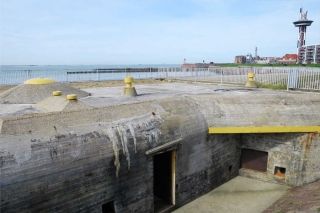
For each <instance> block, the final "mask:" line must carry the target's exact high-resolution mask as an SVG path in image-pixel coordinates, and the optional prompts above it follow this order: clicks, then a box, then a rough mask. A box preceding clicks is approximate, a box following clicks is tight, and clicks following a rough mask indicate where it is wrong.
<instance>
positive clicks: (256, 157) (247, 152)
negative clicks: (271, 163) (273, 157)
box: [240, 149, 268, 172]
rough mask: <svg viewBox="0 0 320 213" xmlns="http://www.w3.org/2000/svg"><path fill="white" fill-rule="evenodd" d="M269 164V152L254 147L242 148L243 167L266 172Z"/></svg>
mask: <svg viewBox="0 0 320 213" xmlns="http://www.w3.org/2000/svg"><path fill="white" fill-rule="evenodd" d="M267 164H268V152H262V151H257V150H253V149H241V167H240V168H245V169H252V170H255V171H259V172H266V171H267Z"/></svg>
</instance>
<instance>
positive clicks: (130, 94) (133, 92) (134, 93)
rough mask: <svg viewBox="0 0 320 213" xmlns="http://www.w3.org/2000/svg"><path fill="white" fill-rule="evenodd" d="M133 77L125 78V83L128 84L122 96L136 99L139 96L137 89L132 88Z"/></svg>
mask: <svg viewBox="0 0 320 213" xmlns="http://www.w3.org/2000/svg"><path fill="white" fill-rule="evenodd" d="M132 82H133V77H131V76H127V77H125V78H124V83H125V84H126V86H125V88H123V92H122V96H128V97H134V96H137V91H136V89H135V88H134V87H133V86H132Z"/></svg>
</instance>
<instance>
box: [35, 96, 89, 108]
mask: <svg viewBox="0 0 320 213" xmlns="http://www.w3.org/2000/svg"><path fill="white" fill-rule="evenodd" d="M35 107H36V108H37V109H39V110H41V111H43V112H57V111H73V110H79V109H90V108H91V107H90V106H88V105H86V104H85V103H83V102H82V101H81V100H68V99H67V98H66V96H63V95H62V96H51V97H49V98H46V99H44V100H43V101H40V102H39V103H37V104H36V105H35Z"/></svg>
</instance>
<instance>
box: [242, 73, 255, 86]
mask: <svg viewBox="0 0 320 213" xmlns="http://www.w3.org/2000/svg"><path fill="white" fill-rule="evenodd" d="M253 78H254V73H252V72H249V73H248V81H247V83H246V85H245V87H252V88H257V87H258V86H257V84H256V82H255V81H254V80H253Z"/></svg>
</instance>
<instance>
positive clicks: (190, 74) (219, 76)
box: [158, 67, 320, 90]
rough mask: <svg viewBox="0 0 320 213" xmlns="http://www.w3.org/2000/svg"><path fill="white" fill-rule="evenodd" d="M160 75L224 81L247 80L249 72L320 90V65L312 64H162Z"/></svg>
mask: <svg viewBox="0 0 320 213" xmlns="http://www.w3.org/2000/svg"><path fill="white" fill-rule="evenodd" d="M158 72H159V76H161V77H163V78H175V79H181V80H191V81H194V82H197V81H205V82H214V83H220V84H243V85H244V84H245V83H246V82H247V81H248V73H250V72H253V73H255V81H256V82H257V83H260V84H267V85H269V84H270V85H283V86H287V88H288V89H289V88H293V89H307V90H320V68H308V67H214V68H206V69H203V68H159V69H158Z"/></svg>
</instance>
